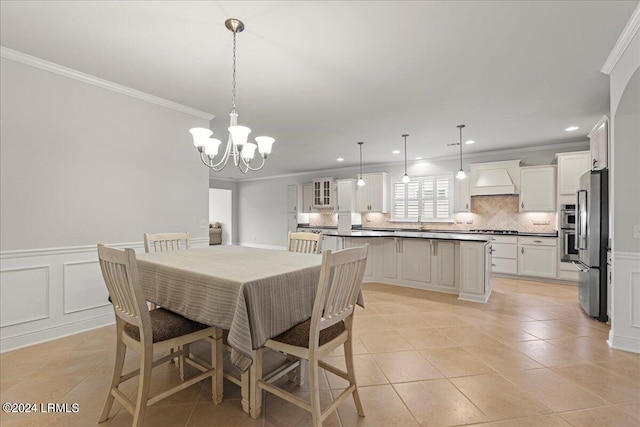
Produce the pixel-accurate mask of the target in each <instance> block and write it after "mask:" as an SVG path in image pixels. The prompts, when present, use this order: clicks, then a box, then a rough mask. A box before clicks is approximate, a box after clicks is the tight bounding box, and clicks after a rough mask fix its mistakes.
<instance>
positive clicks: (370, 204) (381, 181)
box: [356, 172, 389, 213]
mask: <svg viewBox="0 0 640 427" xmlns="http://www.w3.org/2000/svg"><path fill="white" fill-rule="evenodd" d="M362 179H363V180H364V182H365V185H363V186H358V187H356V211H357V212H382V213H387V212H388V211H389V195H388V192H389V176H388V175H387V173H386V172H380V173H372V174H366V175H362Z"/></svg>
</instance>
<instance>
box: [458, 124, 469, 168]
mask: <svg viewBox="0 0 640 427" xmlns="http://www.w3.org/2000/svg"><path fill="white" fill-rule="evenodd" d="M457 128H458V129H460V142H459V143H458V145H460V171H458V174H457V175H456V178H458V179H465V178H466V177H467V174H465V173H464V169H462V128H464V125H458V126H457Z"/></svg>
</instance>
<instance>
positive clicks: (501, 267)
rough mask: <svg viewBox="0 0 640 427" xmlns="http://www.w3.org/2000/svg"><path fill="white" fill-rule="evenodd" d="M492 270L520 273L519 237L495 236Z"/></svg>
mask: <svg viewBox="0 0 640 427" xmlns="http://www.w3.org/2000/svg"><path fill="white" fill-rule="evenodd" d="M491 247H492V255H493V258H492V271H493V272H494V273H504V274H514V275H515V274H518V237H517V236H493V241H492V242H491Z"/></svg>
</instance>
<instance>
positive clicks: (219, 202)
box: [209, 188, 233, 245]
mask: <svg viewBox="0 0 640 427" xmlns="http://www.w3.org/2000/svg"><path fill="white" fill-rule="evenodd" d="M232 206H233V204H232V191H231V190H220V189H217V188H210V189H209V222H210V223H213V222H219V223H220V225H221V227H222V244H223V245H230V244H231V242H232V235H231V234H232V230H233V209H232Z"/></svg>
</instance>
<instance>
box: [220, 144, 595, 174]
mask: <svg viewBox="0 0 640 427" xmlns="http://www.w3.org/2000/svg"><path fill="white" fill-rule="evenodd" d="M588 147H589V141H586V140H580V141H573V142H563V143H554V144H546V145H535V146H532V147H521V148H506V149H503V150H491V151H479V152H475V153H470V154H465V155H464V159H465V161H468V160H469V159H476V158H484V157H487V156H492V155H509V156H514V158H515V157H519V156H520V155H521V154H522V153H531V152H536V151H547V150H562V152H568V151H570V150H572V149H574V150H576V151H583V150H585V149H586V148H588ZM459 158H460V157H459V155H458V154H456V155H447V156H442V157H425V158H423V159H421V160H409V161H408V163H410V164H415V163H421V162H433V161H443V160H458V159H459ZM401 164H404V160H400V161H396V162H385V163H369V164H367V165H363V168H364V173H371V172H370V170H371V169H372V168H373V169H375V168H383V167H387V166H392V165H401ZM358 168H359V166H357V165H355V166H345V167H342V168H331V169H320V170H310V171H306V172H294V173H286V174H280V175H271V176H262V177H255V178H240V179H231V180H232V181H236V182H249V181H263V180H268V179H279V178H289V177H293V176H301V175H309V174H315V175H318V176H320V175H324V174H331V173H333V172H345V171H350V170H355V171H358ZM373 172H375V171H373ZM210 179H220V180H222V181H227V180H226V179H223V178H214V177H210Z"/></svg>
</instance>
